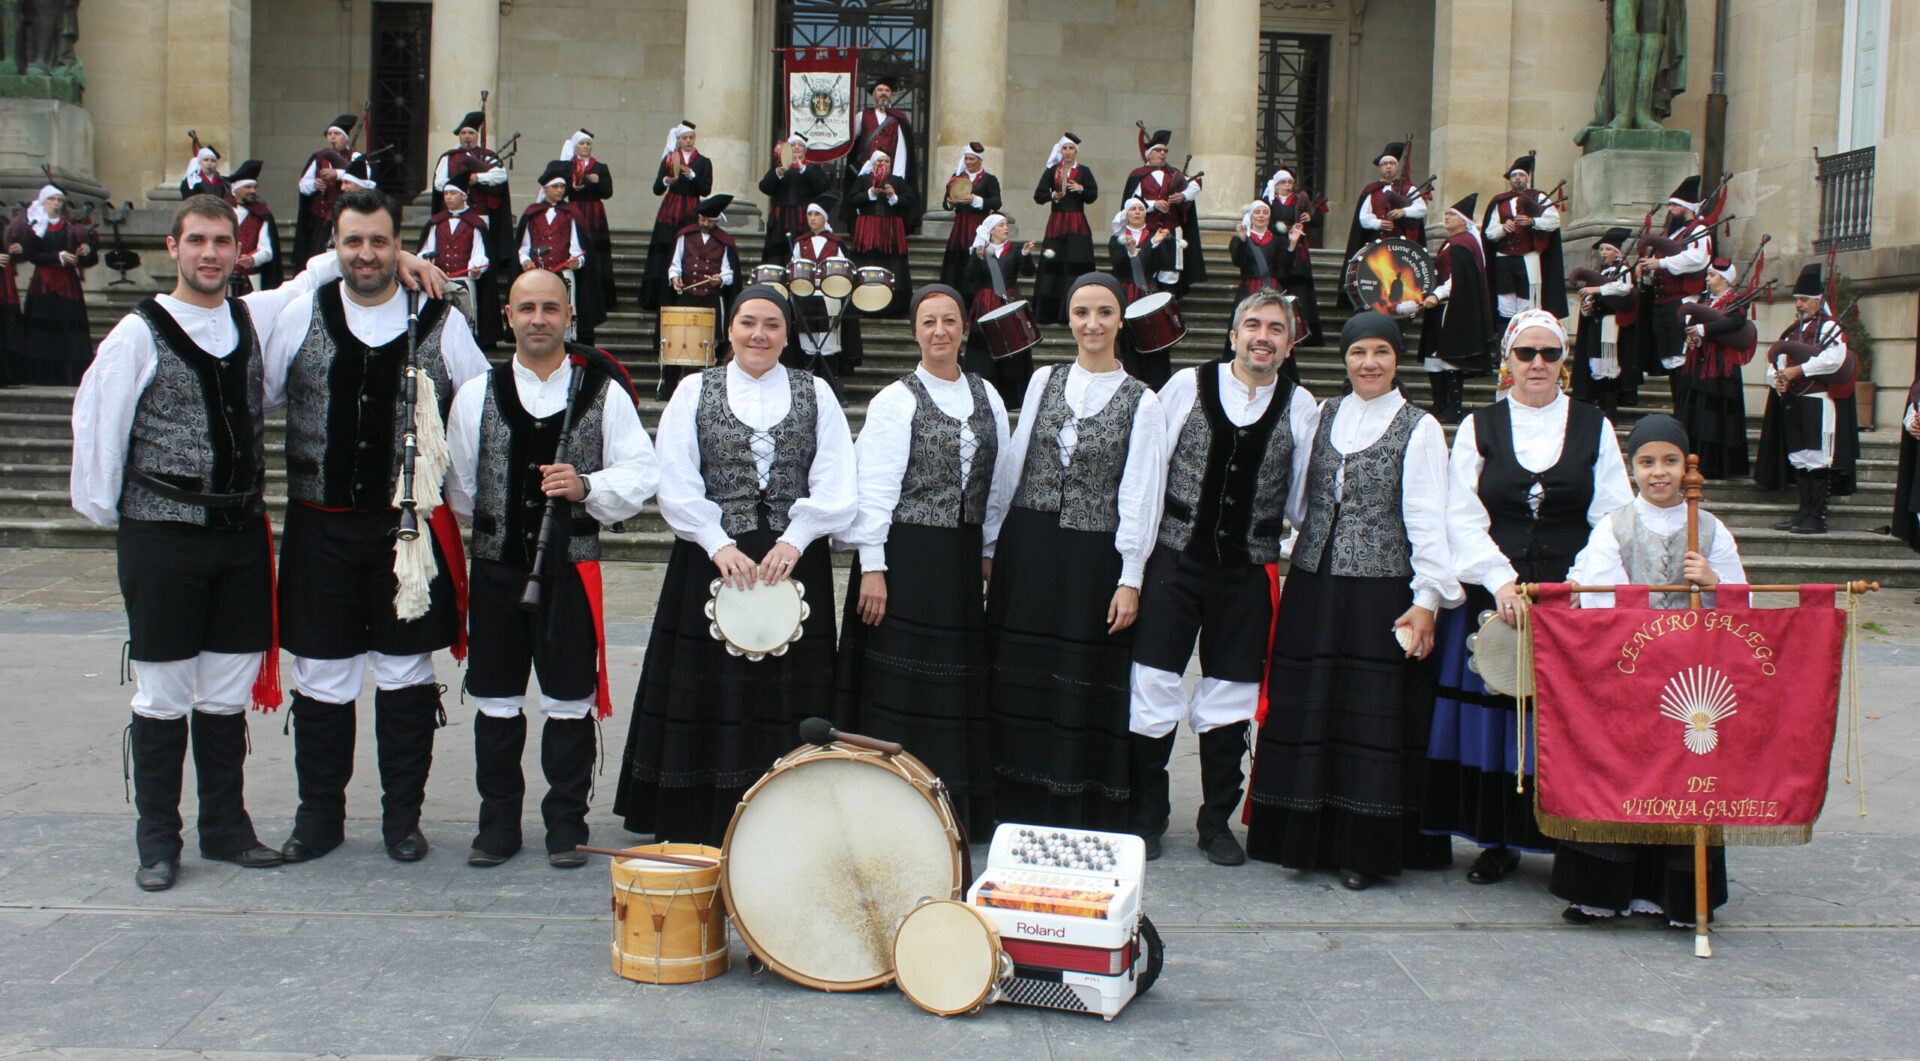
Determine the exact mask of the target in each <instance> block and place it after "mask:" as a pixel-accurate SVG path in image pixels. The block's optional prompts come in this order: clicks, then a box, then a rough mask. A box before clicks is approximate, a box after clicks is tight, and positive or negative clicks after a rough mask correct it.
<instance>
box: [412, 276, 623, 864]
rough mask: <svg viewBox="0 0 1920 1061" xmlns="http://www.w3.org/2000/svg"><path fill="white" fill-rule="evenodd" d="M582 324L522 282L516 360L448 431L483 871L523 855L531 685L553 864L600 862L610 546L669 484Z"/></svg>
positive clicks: (490, 378)
mask: <svg viewBox="0 0 1920 1061" xmlns="http://www.w3.org/2000/svg"><path fill="white" fill-rule="evenodd" d="M571 314H572V309H571V308H570V306H569V304H568V301H567V288H566V285H565V284H564V283H562V282H561V280H560V278H559V277H558V276H557V275H555V274H553V273H550V272H547V271H546V270H544V269H534V270H529V271H528V272H524V273H521V274H520V277H519V279H517V280H515V281H514V282H513V288H512V290H511V292H509V294H508V300H507V326H508V327H509V328H511V329H512V331H513V337H514V352H513V358H512V360H510V361H508V362H507V363H506V364H503V365H500V366H497V367H495V368H494V369H493V370H492V371H491V372H489V373H487V374H486V375H484V376H480V377H476V378H475V379H473V380H471V381H470V382H468V383H467V384H466V385H465V386H463V387H461V388H460V393H459V395H458V396H456V397H455V398H454V400H453V411H452V414H451V416H450V418H449V419H448V421H447V443H448V449H449V451H450V453H451V455H452V463H453V476H452V478H451V479H450V480H449V483H448V491H447V501H448V504H449V505H450V506H451V507H452V509H453V511H454V513H455V514H456V515H458V516H459V517H461V518H462V519H463V520H466V521H467V522H469V523H471V524H472V525H473V574H472V579H471V581H470V582H469V586H470V587H471V590H470V595H469V597H468V616H469V618H468V630H469V631H470V636H471V638H472V647H473V662H472V665H471V667H470V668H469V670H468V672H467V692H468V693H469V694H470V695H472V697H473V698H474V703H475V705H476V706H477V707H478V708H479V711H478V713H477V714H476V715H475V716H474V722H473V751H474V759H475V767H476V769H475V772H474V784H475V787H476V788H478V789H479V791H480V830H479V834H478V835H477V836H475V837H474V839H473V849H472V850H471V851H469V852H468V854H467V865H469V866H479V867H489V866H498V865H500V864H501V863H503V862H505V861H506V860H507V859H509V858H511V857H513V855H514V854H515V853H516V852H518V851H519V850H520V809H521V800H522V799H523V798H524V797H525V795H526V791H527V786H526V779H525V777H524V776H523V775H522V774H521V772H520V756H521V753H522V752H523V751H524V750H525V748H526V743H527V719H526V716H525V714H523V708H524V707H525V706H526V700H527V696H526V693H527V676H528V674H529V672H531V673H533V674H534V675H536V676H537V677H538V679H539V682H540V712H541V714H543V715H545V716H546V726H545V728H544V729H543V730H542V732H541V735H540V766H541V769H542V771H543V772H544V773H545V774H546V778H547V795H546V798H545V799H543V800H542V801H541V803H540V811H541V815H542V817H543V818H544V819H545V821H546V827H547V833H546V847H547V862H548V863H549V864H550V865H553V866H555V867H558V868H562V869H572V868H576V867H578V866H581V865H583V864H584V863H585V862H586V855H585V854H584V853H583V852H580V851H577V850H575V847H576V845H579V844H583V843H586V841H587V792H588V790H589V789H590V788H591V787H592V784H593V736H594V731H593V718H591V717H589V713H595V714H597V716H598V717H600V718H605V717H607V716H608V715H609V714H612V711H613V707H612V702H611V701H610V700H609V698H608V694H607V669H606V637H605V625H604V623H603V622H602V619H603V616H604V611H603V609H602V607H601V599H602V598H601V591H600V539H599V533H600V528H601V527H602V526H606V525H609V524H613V523H618V522H620V521H621V520H624V519H627V518H629V517H631V516H633V515H635V514H636V513H638V512H639V511H640V506H641V505H642V504H643V503H645V501H646V499H647V498H648V497H651V496H652V495H653V491H654V488H655V487H656V486H658V485H659V482H660V471H659V465H658V464H657V463H656V462H655V460H654V456H653V443H652V442H651V441H650V440H649V439H648V438H647V432H646V429H645V428H643V427H642V426H640V416H639V413H638V412H637V411H636V410H635V396H634V393H633V385H632V383H631V382H630V381H629V380H628V379H627V374H626V371H625V370H624V369H622V368H621V367H620V364H619V362H617V361H615V360H613V359H612V358H610V357H608V356H607V355H606V354H605V353H604V352H602V351H600V350H596V349H594V348H593V347H591V346H584V345H581V344H578V343H568V342H566V341H565V338H564V337H565V335H566V333H567V318H568V317H569V316H570V315H571ZM563 440H564V444H565V446H566V452H565V453H564V454H561V453H559V452H558V449H559V447H560V445H561V444H562V442H563ZM550 511H551V516H549V512H550ZM549 518H551V520H552V529H551V531H548V530H547V529H546V527H547V520H548V519H549ZM536 558H537V559H538V560H540V561H541V562H540V563H539V564H538V566H537V567H536Z"/></svg>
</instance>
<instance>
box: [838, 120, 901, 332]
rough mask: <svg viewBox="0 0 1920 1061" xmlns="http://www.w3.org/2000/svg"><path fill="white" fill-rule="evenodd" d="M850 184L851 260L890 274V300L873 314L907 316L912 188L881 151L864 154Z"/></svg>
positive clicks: (859, 264) (856, 263)
mask: <svg viewBox="0 0 1920 1061" xmlns="http://www.w3.org/2000/svg"><path fill="white" fill-rule="evenodd" d="M860 177H862V178H863V179H862V180H857V181H855V182H854V185H853V253H852V258H853V263H854V264H855V265H857V266H862V267H864V266H869V265H877V266H879V267H880V268H882V269H886V270H887V271H889V272H891V273H892V274H893V299H892V300H891V301H889V302H888V303H887V308H886V309H884V310H881V311H880V312H879V313H877V314H875V316H879V317H900V318H904V317H905V316H906V315H907V296H908V295H909V294H910V293H911V292H912V291H913V277H912V276H911V275H909V271H908V265H907V218H909V217H911V216H913V213H914V208H913V189H912V188H910V187H908V185H907V182H906V179H905V178H903V177H900V176H898V175H896V174H895V173H894V172H893V159H892V158H890V157H889V156H888V155H887V154H886V152H884V151H875V152H874V153H873V154H871V155H869V156H867V162H866V164H865V165H863V166H861V167H860Z"/></svg>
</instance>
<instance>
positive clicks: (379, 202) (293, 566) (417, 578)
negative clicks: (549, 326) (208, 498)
mask: <svg viewBox="0 0 1920 1061" xmlns="http://www.w3.org/2000/svg"><path fill="white" fill-rule="evenodd" d="M399 226H400V209H399V206H398V205H397V204H396V203H394V201H393V200H392V199H390V198H388V197H387V196H386V195H385V194H384V193H381V192H379V191H354V192H349V193H347V194H346V195H343V196H341V197H340V201H339V203H338V204H337V208H336V210H335V214H334V219H333V240H334V247H335V253H336V255H337V256H338V258H339V263H340V270H341V273H342V274H343V278H342V279H341V280H339V281H334V282H331V283H327V284H322V285H320V286H319V287H317V288H316V289H315V290H314V291H313V293H312V294H309V295H302V296H300V297H298V298H295V299H294V300H292V301H291V302H289V303H288V304H287V306H286V308H285V309H283V310H281V312H280V315H279V317H278V319H277V320H276V321H275V324H274V329H273V334H272V336H271V337H270V338H269V339H268V340H267V343H266V400H267V406H268V408H272V407H274V406H277V405H280V404H283V403H284V404H285V405H286V406H287V494H288V497H289V498H290V499H291V501H292V504H290V505H288V506H287V517H286V527H285V530H284V531H283V533H282V538H281V543H280V580H279V591H280V602H279V603H280V616H281V631H280V633H281V640H282V641H283V642H284V643H285V644H286V646H287V648H288V649H289V650H290V651H291V652H292V653H293V656H294V660H293V682H294V695H293V729H294V749H293V761H294V772H295V774H296V775H297V777H298V781H299V787H300V806H299V809H298V810H297V811H296V813H295V815H294V824H293V835H292V836H291V837H289V838H288V840H287V842H286V843H285V844H283V845H282V846H281V851H282V853H283V854H284V855H285V856H286V860H287V861H288V862H304V861H306V860H308V859H312V858H318V857H320V856H321V855H324V854H326V853H327V852H329V851H331V850H333V849H334V848H335V847H337V846H339V845H340V843H341V841H342V840H343V839H344V838H345V829H346V790H347V782H348V781H349V780H350V779H351V778H352V776H353V745H354V729H355V722H354V700H355V698H356V697H358V696H359V693H360V689H361V685H362V683H363V682H364V680H365V677H366V672H367V671H368V670H369V669H371V670H372V671H373V680H374V685H375V688H376V691H375V693H374V734H375V738H376V740H377V741H378V743H379V760H378V761H379V766H380V783H381V789H382V791H383V793H384V795H383V799H382V801H381V804H382V806H381V819H382V821H381V832H382V835H383V838H384V840H385V843H386V849H387V854H388V855H389V856H390V857H392V858H393V859H395V860H397V861H402V862H412V861H417V860H419V859H421V858H424V857H426V853H427V840H426V837H425V836H423V835H422V834H421V832H420V827H419V823H420V805H421V802H422V800H424V799H425V796H426V783H427V771H428V769H429V767H430V766H431V764H432V761H433V731H434V729H435V727H436V726H437V725H438V724H439V720H440V718H441V708H440V689H439V686H438V685H437V684H436V682H435V680H434V672H433V653H434V652H435V651H437V650H439V649H443V648H447V647H450V646H452V647H454V654H455V656H456V657H459V656H462V655H464V646H463V645H456V644H455V641H456V638H457V637H458V636H459V633H460V631H461V629H462V624H461V622H460V617H459V616H458V615H457V614H456V611H455V599H456V590H455V585H454V579H456V578H462V577H463V576H464V575H465V564H464V559H463V557H462V550H461V545H460V534H459V529H458V527H457V525H456V524H455V523H454V521H453V518H452V513H451V512H450V511H440V510H437V509H435V507H434V506H435V505H436V504H437V502H438V496H439V493H440V487H441V480H442V478H443V477H444V474H445V443H446V438H445V429H444V426H443V425H444V424H445V415H446V411H447V407H448V405H450V404H451V403H452V401H453V394H454V390H455V388H456V387H457V386H458V385H459V384H461V383H464V382H466V381H467V380H469V379H472V378H473V377H475V376H478V375H481V374H483V373H485V372H486V371H487V367H488V366H487V361H486V358H485V357H484V356H483V355H482V354H481V353H480V349H479V347H477V346H476V345H475V344H474V340H473V334H472V332H471V331H469V330H468V328H467V324H466V321H465V320H463V319H462V318H461V316H460V312H459V311H458V310H455V309H452V308H451V307H449V306H448V305H447V304H446V303H445V302H444V301H441V300H439V299H429V300H427V301H425V302H424V303H423V304H421V305H420V307H419V311H418V318H417V328H414V326H413V325H412V324H410V322H409V319H408V318H409V305H410V303H412V302H413V299H412V298H411V297H402V296H403V293H402V291H401V289H400V285H399V284H398V282H397V281H396V279H395V269H396V263H397V258H398V253H399V247H400V244H399V238H398V237H399ZM410 329H411V330H414V331H415V332H416V333H417V337H418V352H417V371H415V372H413V374H412V376H411V379H412V381H413V384H414V386H413V388H411V389H412V391H413V393H414V395H415V396H416V397H417V399H418V400H417V401H416V402H413V403H412V404H413V405H414V410H413V414H414V415H413V417H412V419H411V420H410V421H409V420H408V419H407V406H408V404H409V402H408V392H409V389H410V388H409V387H408V386H407V385H406V383H407V379H408V373H409V365H408V363H407V361H408V345H409V343H408V337H409V331H410ZM416 441H417V452H418V453H419V454H420V456H419V458H418V459H417V460H410V459H408V458H407V455H406V454H407V450H408V443H409V442H416ZM407 465H411V466H412V469H413V474H412V476H411V478H410V485H411V487H412V494H411V495H410V496H411V497H412V498H413V499H414V500H416V501H417V502H419V503H418V505H417V510H418V519H417V520H415V521H412V522H413V523H414V524H415V526H416V527H417V534H416V536H414V537H412V538H406V537H398V538H397V537H396V533H397V532H399V531H401V530H402V527H403V519H402V515H403V513H402V507H401V506H400V499H401V497H402V495H403V494H404V493H405V491H406V486H407V485H408V483H409V479H408V477H407V476H406V474H405V469H406V466H407ZM430 516H431V517H432V518H431V519H429V517H430Z"/></svg>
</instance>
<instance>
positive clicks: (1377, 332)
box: [1340, 310, 1407, 358]
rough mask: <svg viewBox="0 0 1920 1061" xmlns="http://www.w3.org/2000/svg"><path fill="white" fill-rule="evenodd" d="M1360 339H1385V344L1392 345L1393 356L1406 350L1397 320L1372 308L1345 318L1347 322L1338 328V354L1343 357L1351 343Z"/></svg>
mask: <svg viewBox="0 0 1920 1061" xmlns="http://www.w3.org/2000/svg"><path fill="white" fill-rule="evenodd" d="M1362 339H1385V340H1386V341H1387V345H1388V346H1391V347H1393V355H1394V357H1395V358H1399V357H1401V356H1403V355H1405V354H1406V352H1407V350H1406V345H1405V340H1403V339H1402V338H1401V335H1400V324H1399V322H1398V321H1396V320H1394V319H1393V318H1392V317H1389V316H1387V315H1386V314H1384V313H1379V312H1376V311H1374V310H1367V311H1366V312H1364V313H1356V314H1354V315H1353V316H1351V317H1348V318H1347V323H1346V324H1345V325H1344V326H1343V327H1342V328H1341V329H1340V356H1342V357H1345V356H1346V354H1347V351H1348V350H1349V349H1352V347H1353V344H1354V343H1357V342H1359V341H1360V340H1362Z"/></svg>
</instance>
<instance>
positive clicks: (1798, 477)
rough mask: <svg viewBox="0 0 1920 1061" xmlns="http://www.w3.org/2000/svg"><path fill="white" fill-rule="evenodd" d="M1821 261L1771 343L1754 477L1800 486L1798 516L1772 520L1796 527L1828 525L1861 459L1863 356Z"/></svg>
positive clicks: (1801, 282)
mask: <svg viewBox="0 0 1920 1061" xmlns="http://www.w3.org/2000/svg"><path fill="white" fill-rule="evenodd" d="M1820 274H1821V267H1820V263H1819V262H1810V263H1808V264H1807V265H1806V266H1805V267H1804V268H1803V269H1801V270H1800V278H1799V279H1798V280H1795V281H1794V284H1793V313H1794V321H1793V323H1792V324H1789V325H1787V329H1786V330H1785V331H1783V332H1781V333H1780V338H1779V339H1778V340H1777V341H1776V342H1775V343H1774V344H1773V346H1772V347H1771V348H1769V349H1768V351H1767V386H1768V387H1770V388H1772V392H1771V393H1769V394H1768V395H1767V408H1766V413H1765V415H1764V417H1763V419H1762V420H1761V422H1760V449H1759V451H1758V452H1757V453H1756V454H1755V457H1754V466H1753V481H1754V482H1755V483H1757V484H1759V486H1760V488H1761V489H1762V490H1784V489H1786V486H1787V482H1788V480H1789V479H1791V480H1792V481H1793V482H1795V483H1797V484H1798V485H1799V487H1800V507H1799V509H1798V510H1797V511H1795V512H1794V514H1793V518H1792V519H1789V520H1786V521H1784V522H1781V523H1776V524H1774V529H1775V530H1784V531H1791V532H1792V533H1794V534H1825V533H1826V532H1827V500H1828V499H1829V498H1831V497H1846V496H1848V495H1850V494H1852V493H1853V492H1854V487H1855V477H1854V469H1855V467H1856V465H1857V464H1858V462H1859V459H1860V436H1859V423H1860V421H1859V413H1858V412H1857V411H1856V410H1855V408H1854V397H1853V383H1854V377H1855V376H1856V375H1857V374H1858V372H1859V362H1858V361H1856V360H1855V359H1854V357H1853V355H1852V354H1851V353H1849V352H1848V350H1847V332H1846V329H1845V328H1843V327H1841V325H1840V322H1839V321H1837V320H1835V319H1834V316H1833V307H1832V306H1829V305H1828V304H1827V301H1826V287H1825V285H1824V284H1823V283H1822V282H1821V275H1820Z"/></svg>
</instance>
